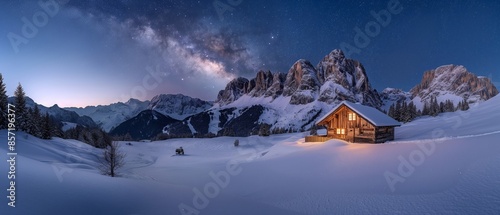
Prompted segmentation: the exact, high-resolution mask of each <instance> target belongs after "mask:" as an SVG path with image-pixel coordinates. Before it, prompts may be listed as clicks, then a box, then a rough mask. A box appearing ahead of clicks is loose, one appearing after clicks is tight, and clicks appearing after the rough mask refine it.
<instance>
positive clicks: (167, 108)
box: [148, 94, 212, 119]
mask: <svg viewBox="0 0 500 215" xmlns="http://www.w3.org/2000/svg"><path fill="white" fill-rule="evenodd" d="M210 107H212V103H211V102H207V101H203V100H201V99H198V98H192V97H189V96H185V95H182V94H160V95H157V96H155V97H153V98H152V99H151V102H150V103H149V106H148V109H150V110H155V111H158V112H160V113H162V114H164V115H167V116H171V117H173V118H175V119H183V118H184V117H186V116H188V115H192V114H196V113H199V112H202V111H204V110H207V109H209V108H210Z"/></svg>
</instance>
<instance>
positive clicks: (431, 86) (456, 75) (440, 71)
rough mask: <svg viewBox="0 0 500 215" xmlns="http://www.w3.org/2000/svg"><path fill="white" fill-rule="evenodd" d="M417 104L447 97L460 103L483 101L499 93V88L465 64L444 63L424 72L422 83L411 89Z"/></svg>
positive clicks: (442, 99) (443, 99)
mask: <svg viewBox="0 0 500 215" xmlns="http://www.w3.org/2000/svg"><path fill="white" fill-rule="evenodd" d="M410 93H411V94H412V98H413V101H414V102H415V103H416V104H421V103H424V102H430V99H431V97H436V98H437V100H438V102H441V101H443V102H444V101H445V100H447V99H449V100H451V101H453V102H454V103H455V105H456V104H458V102H459V101H462V100H463V99H466V100H467V101H468V102H469V103H475V102H482V101H486V100H488V99H490V98H491V97H494V96H496V95H497V94H498V90H497V88H496V87H495V85H493V84H492V83H491V81H490V80H489V79H488V78H486V77H478V76H476V75H475V74H473V73H471V72H469V71H468V70H467V69H466V68H465V67H464V66H460V65H459V66H457V65H444V66H440V67H438V68H436V69H434V70H430V71H427V72H425V73H424V75H423V77H422V81H421V82H420V84H418V85H416V86H415V87H414V88H412V89H411V90H410Z"/></svg>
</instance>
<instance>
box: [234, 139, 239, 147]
mask: <svg viewBox="0 0 500 215" xmlns="http://www.w3.org/2000/svg"><path fill="white" fill-rule="evenodd" d="M239 145H240V140H238V139H236V140H234V146H235V147H238V146H239Z"/></svg>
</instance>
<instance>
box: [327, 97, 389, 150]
mask: <svg viewBox="0 0 500 215" xmlns="http://www.w3.org/2000/svg"><path fill="white" fill-rule="evenodd" d="M349 113H351V114H355V120H349ZM351 117H352V115H351ZM323 125H326V126H327V137H329V138H336V139H342V140H346V141H349V142H360V143H383V142H386V141H391V140H394V127H376V126H374V125H373V124H371V123H370V122H368V121H367V120H365V119H364V118H363V117H361V116H360V115H359V114H357V113H356V112H354V111H352V110H351V109H349V108H347V107H346V106H342V107H340V108H339V109H338V110H337V111H336V112H334V113H332V114H331V116H329V118H327V119H326V120H325V123H324V124H323Z"/></svg>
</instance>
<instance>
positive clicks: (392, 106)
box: [387, 103, 396, 119]
mask: <svg viewBox="0 0 500 215" xmlns="http://www.w3.org/2000/svg"><path fill="white" fill-rule="evenodd" d="M387 115H389V116H390V117H391V118H393V119H395V118H396V117H394V103H393V104H392V105H391V106H390V107H389V112H388V113H387Z"/></svg>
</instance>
